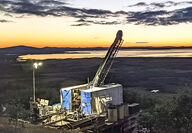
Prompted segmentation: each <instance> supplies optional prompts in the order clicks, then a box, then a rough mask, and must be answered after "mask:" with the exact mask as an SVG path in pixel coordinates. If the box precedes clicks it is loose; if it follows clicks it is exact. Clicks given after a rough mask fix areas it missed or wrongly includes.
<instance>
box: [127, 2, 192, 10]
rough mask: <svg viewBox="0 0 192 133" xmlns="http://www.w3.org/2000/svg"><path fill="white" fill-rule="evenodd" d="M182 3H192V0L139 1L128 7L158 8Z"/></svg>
mask: <svg viewBox="0 0 192 133" xmlns="http://www.w3.org/2000/svg"><path fill="white" fill-rule="evenodd" d="M182 4H192V1H183V2H174V1H167V2H152V3H149V4H148V3H145V2H139V3H136V4H134V5H129V6H128V7H139V6H140V7H141V6H142V7H147V8H150V9H156V8H164V7H172V6H177V5H182Z"/></svg>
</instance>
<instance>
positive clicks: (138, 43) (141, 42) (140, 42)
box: [136, 42, 149, 44]
mask: <svg viewBox="0 0 192 133" xmlns="http://www.w3.org/2000/svg"><path fill="white" fill-rule="evenodd" d="M136 43H137V44H146V43H149V42H136Z"/></svg>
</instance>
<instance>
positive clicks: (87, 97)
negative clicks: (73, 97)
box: [81, 91, 91, 114]
mask: <svg viewBox="0 0 192 133" xmlns="http://www.w3.org/2000/svg"><path fill="white" fill-rule="evenodd" d="M81 107H82V112H83V114H91V93H90V92H84V91H81Z"/></svg>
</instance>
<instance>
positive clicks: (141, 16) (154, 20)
mask: <svg viewBox="0 0 192 133" xmlns="http://www.w3.org/2000/svg"><path fill="white" fill-rule="evenodd" d="M127 22H128V23H134V24H137V25H139V24H143V25H148V26H157V25H175V24H179V23H191V22H192V7H187V8H183V9H178V10H174V11H165V10H162V11H146V12H132V14H131V15H130V16H128V17H127Z"/></svg>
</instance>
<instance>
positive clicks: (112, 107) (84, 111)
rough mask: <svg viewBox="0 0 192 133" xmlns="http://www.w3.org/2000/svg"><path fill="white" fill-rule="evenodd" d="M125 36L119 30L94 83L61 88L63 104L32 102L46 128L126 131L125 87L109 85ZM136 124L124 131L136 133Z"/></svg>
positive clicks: (31, 106) (133, 107)
mask: <svg viewBox="0 0 192 133" xmlns="http://www.w3.org/2000/svg"><path fill="white" fill-rule="evenodd" d="M122 36H123V32H122V31H121V30H119V31H118V32H117V34H116V37H115V40H114V42H113V43H112V45H111V46H110V48H109V49H108V51H107V54H106V55H105V57H104V59H103V61H102V63H101V65H100V66H99V68H98V70H97V72H96V74H95V76H94V78H93V80H92V81H91V82H88V83H86V84H82V85H77V86H71V87H66V88H61V89H60V103H58V104H55V105H52V106H49V105H48V102H49V101H48V100H44V99H41V100H40V101H39V103H38V102H33V101H32V102H31V103H30V108H31V112H32V114H33V115H34V114H36V116H37V118H38V119H39V120H41V121H42V122H43V123H44V124H45V125H49V126H50V125H51V126H54V127H67V128H70V129H74V128H81V129H82V130H81V131H83V130H85V129H88V128H89V129H92V128H94V129H95V128H96V129H97V131H98V129H99V127H97V126H98V125H100V129H102V130H103V132H105V131H106V129H108V127H110V126H114V125H116V126H118V129H123V127H124V124H125V125H126V124H127V123H128V124H129V121H130V120H129V118H128V115H129V113H128V112H129V111H128V110H129V105H128V104H125V103H123V87H122V85H121V84H116V83H109V84H105V79H106V77H107V75H108V73H109V71H110V68H111V66H112V64H113V61H114V59H115V57H116V55H117V53H118V51H119V48H120V47H121V45H122V44H123V39H122ZM130 108H131V110H134V111H132V112H138V104H133V105H130ZM136 110H137V111H136ZM34 112H35V113H34ZM106 118H107V119H106ZM125 118H126V119H125ZM119 121H120V122H119ZM135 121H136V119H135V118H134V122H135ZM107 122H111V123H107ZM134 122H132V124H133V125H134V126H129V127H130V128H127V129H126V128H125V130H124V131H129V130H132V131H134V130H135V129H136V128H135V129H134V130H133V129H132V128H133V127H136V126H137V123H136V124H135V123H134ZM95 123H96V124H95ZM86 126H87V127H86ZM100 129H99V130H100ZM118 132H119V131H118Z"/></svg>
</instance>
